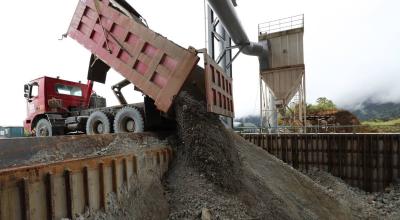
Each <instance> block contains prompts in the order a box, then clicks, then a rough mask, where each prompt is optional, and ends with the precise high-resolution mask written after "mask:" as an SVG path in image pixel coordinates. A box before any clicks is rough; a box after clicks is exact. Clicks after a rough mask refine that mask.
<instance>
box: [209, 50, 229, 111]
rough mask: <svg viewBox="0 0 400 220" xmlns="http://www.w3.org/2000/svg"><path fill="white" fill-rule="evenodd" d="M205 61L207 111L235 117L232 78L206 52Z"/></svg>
mask: <svg viewBox="0 0 400 220" xmlns="http://www.w3.org/2000/svg"><path fill="white" fill-rule="evenodd" d="M204 62H205V63H204V67H205V80H206V82H205V85H206V94H207V95H206V96H207V111H209V112H214V113H216V114H219V115H224V116H228V117H232V118H233V117H235V112H234V108H233V96H232V78H231V77H229V76H228V75H227V74H226V73H225V72H224V70H223V69H222V68H221V67H220V66H219V65H218V64H217V63H216V62H215V61H214V60H213V59H212V58H211V57H210V56H209V55H207V53H204Z"/></svg>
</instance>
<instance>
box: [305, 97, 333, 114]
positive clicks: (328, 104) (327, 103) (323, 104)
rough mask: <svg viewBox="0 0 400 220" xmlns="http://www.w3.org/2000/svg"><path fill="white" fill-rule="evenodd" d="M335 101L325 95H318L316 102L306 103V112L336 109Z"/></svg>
mask: <svg viewBox="0 0 400 220" xmlns="http://www.w3.org/2000/svg"><path fill="white" fill-rule="evenodd" d="M336 109H337V108H336V105H335V103H333V102H332V100H329V99H327V98H326V97H320V98H318V99H317V104H315V105H313V104H308V105H307V112H308V113H313V112H320V111H328V110H336Z"/></svg>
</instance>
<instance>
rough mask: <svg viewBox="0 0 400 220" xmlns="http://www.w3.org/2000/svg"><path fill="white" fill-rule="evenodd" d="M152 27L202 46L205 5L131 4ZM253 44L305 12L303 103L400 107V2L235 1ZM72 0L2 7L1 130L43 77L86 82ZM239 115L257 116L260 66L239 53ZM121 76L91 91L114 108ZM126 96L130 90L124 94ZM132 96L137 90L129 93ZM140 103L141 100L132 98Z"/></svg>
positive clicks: (144, 0) (19, 117)
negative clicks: (266, 29) (263, 27)
mask: <svg viewBox="0 0 400 220" xmlns="http://www.w3.org/2000/svg"><path fill="white" fill-rule="evenodd" d="M128 2H129V3H131V5H132V6H133V7H135V8H136V9H137V11H139V12H140V13H141V14H142V15H143V16H144V17H145V18H146V19H147V22H148V23H149V25H150V27H151V29H153V30H154V31H156V32H159V33H161V34H162V35H164V36H166V37H168V38H169V39H171V40H173V41H174V42H176V43H178V44H180V45H182V46H184V47H188V46H194V47H195V48H199V49H200V48H204V47H205V37H204V11H203V5H204V2H203V0H190V1H187V0H186V1H184V0H169V1H155V0H136V1H134V0H128ZM237 3H238V7H237V12H238V14H239V17H240V18H241V20H242V23H243V26H244V27H245V29H246V31H247V33H248V35H249V37H250V39H251V40H252V41H256V40H257V25H258V24H259V23H262V22H266V21H270V20H275V19H279V18H284V17H289V16H292V15H297V14H305V35H304V37H305V39H304V42H305V43H304V51H305V64H306V84H307V100H308V102H313V101H315V99H316V98H318V97H321V96H325V97H328V98H330V99H333V100H334V102H336V103H338V104H339V105H341V106H349V105H352V104H354V103H357V102H359V101H362V100H363V99H365V98H367V97H374V98H375V99H376V100H381V101H400V86H398V85H399V82H400V62H399V61H400V25H399V23H398V22H400V13H399V9H400V1H396V0H351V1H350V0H334V1H333V0H330V1H329V0H324V1H321V0H306V1H301V0H280V1H269V0H251V1H250V0H247V1H243V0H237ZM76 4H77V0H63V1H62V0H36V1H4V2H2V5H1V7H0V28H1V34H0V42H1V49H0V62H1V67H2V69H1V70H2V73H1V80H0V98H1V99H0V100H1V103H2V104H1V106H2V107H1V108H0V125H22V121H23V120H24V118H25V117H26V103H25V99H24V97H23V85H24V84H25V83H27V82H28V81H30V80H32V79H35V78H38V77H41V76H44V75H47V76H53V77H55V76H60V77H61V78H63V79H66V80H72V81H79V80H81V81H83V82H85V81H86V74H87V65H88V59H89V52H88V51H86V49H84V48H83V47H82V46H80V45H79V44H78V43H77V42H75V41H74V40H72V39H70V38H67V39H64V40H62V41H59V40H58V38H59V37H60V36H61V35H62V34H63V33H65V32H66V31H67V28H68V25H69V22H70V19H71V17H72V15H73V13H74V10H75V6H76ZM233 68H234V70H233V71H234V75H233V77H234V98H235V110H236V115H237V116H239V117H240V116H244V115H248V114H258V112H259V110H258V103H259V101H258V100H259V98H258V95H259V88H258V85H259V82H258V60H257V58H255V57H249V56H246V55H240V56H239V58H238V59H237V61H235V63H234V66H233ZM121 79H122V77H121V76H119V74H118V73H116V72H111V73H110V74H109V75H108V78H107V84H106V85H101V84H98V85H96V86H95V90H96V92H97V93H98V94H100V95H103V96H105V97H106V98H107V102H108V104H109V105H113V104H117V100H116V99H115V98H114V96H113V94H112V92H111V89H110V86H111V85H112V84H114V83H116V82H118V81H119V80H121ZM124 91H125V94H126V93H131V92H130V90H129V89H126V90H124ZM132 94H134V92H132ZM128 99H129V100H131V101H140V99H141V95H140V94H134V95H129V98H128Z"/></svg>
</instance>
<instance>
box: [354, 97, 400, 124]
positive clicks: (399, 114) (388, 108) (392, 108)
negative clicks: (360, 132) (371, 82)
mask: <svg viewBox="0 0 400 220" xmlns="http://www.w3.org/2000/svg"><path fill="white" fill-rule="evenodd" d="M347 109H348V110H349V111H351V112H352V113H353V114H355V115H356V116H357V117H358V119H359V120H361V121H366V120H373V119H377V120H390V119H395V118H400V102H399V103H395V102H379V101H378V102H377V101H376V100H374V99H368V100H366V101H364V102H362V103H360V104H357V105H354V106H353V108H349V106H348V107H347Z"/></svg>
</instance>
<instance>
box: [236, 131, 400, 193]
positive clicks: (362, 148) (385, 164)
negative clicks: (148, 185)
mask: <svg viewBox="0 0 400 220" xmlns="http://www.w3.org/2000/svg"><path fill="white" fill-rule="evenodd" d="M242 136H243V137H244V138H245V139H246V140H248V141H250V142H252V143H253V144H255V145H257V146H259V147H262V148H263V149H264V150H266V151H268V152H269V153H271V154H273V155H275V156H276V157H278V158H279V159H281V160H282V161H284V162H286V163H288V164H289V165H291V166H293V167H294V168H296V169H300V170H308V169H310V168H311V167H316V168H319V169H321V170H324V171H327V172H329V173H331V174H332V175H334V176H337V177H340V178H342V179H343V180H344V181H345V182H347V183H348V184H350V185H351V186H355V187H358V188H361V189H363V190H365V191H369V192H376V191H383V190H384V189H385V187H387V186H388V185H389V184H390V183H392V182H393V181H395V180H396V179H399V178H400V162H399V159H400V134H243V135H242Z"/></svg>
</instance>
